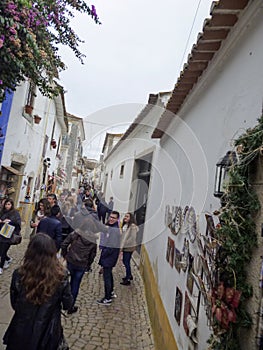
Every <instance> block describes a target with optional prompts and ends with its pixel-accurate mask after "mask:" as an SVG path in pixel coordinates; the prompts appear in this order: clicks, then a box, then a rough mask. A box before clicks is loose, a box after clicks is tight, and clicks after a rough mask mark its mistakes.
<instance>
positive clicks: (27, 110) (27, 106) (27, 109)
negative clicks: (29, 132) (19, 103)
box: [25, 105, 33, 114]
mask: <svg viewBox="0 0 263 350" xmlns="http://www.w3.org/2000/svg"><path fill="white" fill-rule="evenodd" d="M25 112H26V113H27V114H32V112H33V106H30V105H25Z"/></svg>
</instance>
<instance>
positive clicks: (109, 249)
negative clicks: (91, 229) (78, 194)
mask: <svg viewBox="0 0 263 350" xmlns="http://www.w3.org/2000/svg"><path fill="white" fill-rule="evenodd" d="M119 216H120V214H119V212H118V211H112V213H111V215H110V217H109V221H108V222H107V225H108V226H109V231H108V232H107V233H106V234H105V235H104V237H103V241H102V242H101V243H100V246H101V255H100V260H99V265H101V266H102V267H103V280H104V297H103V298H102V299H99V300H97V303H98V304H100V305H110V304H111V303H112V298H113V297H115V293H114V280H113V274H112V269H113V267H114V266H115V265H116V263H117V261H118V257H119V253H120V229H119V223H118V220H119Z"/></svg>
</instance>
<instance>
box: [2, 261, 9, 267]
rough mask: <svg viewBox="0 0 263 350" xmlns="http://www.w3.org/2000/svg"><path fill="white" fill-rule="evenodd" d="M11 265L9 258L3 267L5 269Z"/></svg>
mask: <svg viewBox="0 0 263 350" xmlns="http://www.w3.org/2000/svg"><path fill="white" fill-rule="evenodd" d="M9 265H10V262H9V260H6V261H5V263H4V266H3V268H4V269H8V268H9Z"/></svg>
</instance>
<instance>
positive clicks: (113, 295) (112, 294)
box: [111, 290, 117, 298]
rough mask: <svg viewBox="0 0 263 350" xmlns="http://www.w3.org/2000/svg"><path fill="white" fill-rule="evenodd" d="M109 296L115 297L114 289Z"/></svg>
mask: <svg viewBox="0 0 263 350" xmlns="http://www.w3.org/2000/svg"><path fill="white" fill-rule="evenodd" d="M111 297H112V298H117V294H115V292H114V290H113V291H112V292H111Z"/></svg>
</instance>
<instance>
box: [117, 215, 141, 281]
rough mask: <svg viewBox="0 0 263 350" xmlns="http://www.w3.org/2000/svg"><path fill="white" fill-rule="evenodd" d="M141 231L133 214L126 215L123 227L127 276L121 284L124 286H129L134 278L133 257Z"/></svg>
mask: <svg viewBox="0 0 263 350" xmlns="http://www.w3.org/2000/svg"><path fill="white" fill-rule="evenodd" d="M138 231H139V228H138V226H137V225H136V221H135V217H134V215H133V214H132V213H126V214H125V215H124V218H123V225H122V242H121V250H122V261H123V264H124V266H125V270H126V273H125V276H124V277H123V279H122V282H120V284H122V285H124V286H129V285H130V284H131V280H133V276H132V273H131V257H132V253H133V252H134V250H135V248H136V245H137V233H138Z"/></svg>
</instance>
